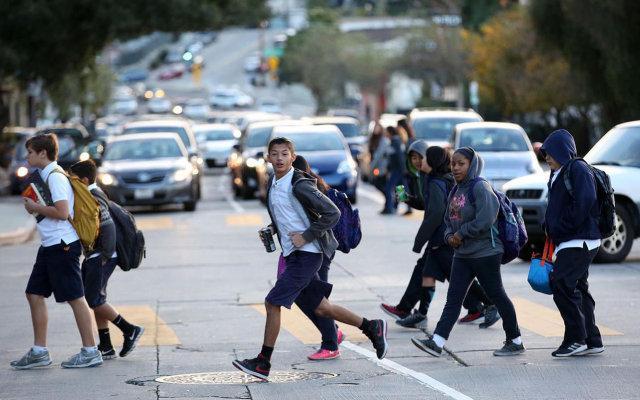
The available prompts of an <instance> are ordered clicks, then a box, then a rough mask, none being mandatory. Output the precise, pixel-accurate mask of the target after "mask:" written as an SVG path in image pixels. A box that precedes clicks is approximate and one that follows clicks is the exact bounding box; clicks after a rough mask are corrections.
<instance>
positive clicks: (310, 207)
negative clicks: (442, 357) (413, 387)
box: [233, 138, 387, 381]
mask: <svg viewBox="0 0 640 400" xmlns="http://www.w3.org/2000/svg"><path fill="white" fill-rule="evenodd" d="M267 150H268V154H269V161H270V162H271V163H272V164H273V169H274V173H275V176H274V177H272V178H271V179H270V182H269V184H268V186H267V188H268V191H267V209H268V211H269V216H270V217H271V221H272V224H271V225H270V226H269V227H270V228H271V230H272V231H273V233H276V234H277V235H278V240H279V241H280V246H281V247H282V252H283V255H284V257H285V261H286V263H287V268H286V269H285V271H284V273H283V274H282V275H281V276H280V277H279V278H278V280H277V281H276V284H275V286H274V287H273V288H272V289H271V291H270V292H269V294H268V295H267V297H266V298H265V308H266V311H267V321H266V325H265V330H264V341H263V345H262V350H261V351H260V354H258V356H257V357H255V358H251V359H246V360H242V361H239V360H234V361H233V365H234V366H235V367H236V368H238V369H239V370H241V371H243V372H245V373H247V374H249V375H252V376H255V377H257V378H259V379H262V380H265V381H266V380H268V377H269V371H270V369H271V362H270V360H271V354H272V353H273V348H274V346H275V343H276V339H277V338H278V334H279V333H280V308H281V307H283V306H284V307H287V308H290V307H291V305H292V304H293V303H294V301H298V302H299V304H305V308H308V310H311V311H312V312H314V313H315V315H317V316H319V317H325V318H331V319H334V320H336V321H340V322H343V323H345V324H349V325H352V326H357V327H359V328H360V329H361V330H362V332H363V333H364V334H365V335H366V336H367V337H368V338H369V339H370V340H371V342H372V344H373V347H374V348H375V349H376V354H377V356H378V358H379V359H382V358H384V356H385V355H386V353H387V337H386V336H387V325H386V323H385V321H383V320H371V321H369V320H367V319H366V318H362V317H360V316H358V315H356V314H354V313H353V312H351V311H349V310H347V309H345V308H343V307H341V306H338V305H335V304H331V303H330V302H329V300H327V298H328V297H329V295H330V293H331V289H332V285H331V284H330V283H327V282H324V281H322V280H321V279H320V278H319V277H318V270H320V267H321V266H322V262H323V259H324V257H331V255H332V254H333V253H334V252H335V250H336V248H337V246H338V243H337V241H336V239H335V238H334V236H333V232H332V231H331V228H332V227H333V226H334V225H335V224H336V223H337V222H338V220H339V218H340V211H339V210H338V208H337V207H336V206H335V205H334V204H333V202H332V201H331V200H330V199H329V198H328V197H326V196H325V195H323V194H322V193H321V192H320V191H319V190H318V188H317V187H316V182H315V180H314V179H313V178H311V177H310V176H309V175H307V174H305V173H304V172H302V171H299V170H296V169H294V168H293V166H292V164H293V160H295V158H296V155H295V149H294V146H293V143H292V142H291V141H290V140H289V139H286V138H275V139H273V140H271V142H269V146H268V148H267ZM303 311H304V310H303Z"/></svg>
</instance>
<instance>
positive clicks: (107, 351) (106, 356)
mask: <svg viewBox="0 0 640 400" xmlns="http://www.w3.org/2000/svg"><path fill="white" fill-rule="evenodd" d="M98 350H99V351H100V353H101V354H102V359H103V360H111V359H112V358H116V350H115V349H114V348H113V347H108V348H102V347H100V346H98Z"/></svg>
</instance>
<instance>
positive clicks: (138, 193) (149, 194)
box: [133, 189, 154, 200]
mask: <svg viewBox="0 0 640 400" xmlns="http://www.w3.org/2000/svg"><path fill="white" fill-rule="evenodd" d="M153 194H154V193H153V189H136V190H135V191H134V192H133V197H135V198H136V199H138V200H147V199H152V198H153Z"/></svg>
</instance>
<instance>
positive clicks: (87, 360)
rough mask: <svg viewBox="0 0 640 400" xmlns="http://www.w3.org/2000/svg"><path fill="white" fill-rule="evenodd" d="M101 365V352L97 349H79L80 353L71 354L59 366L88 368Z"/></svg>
mask: <svg viewBox="0 0 640 400" xmlns="http://www.w3.org/2000/svg"><path fill="white" fill-rule="evenodd" d="M98 365H102V354H100V352H99V351H98V349H95V350H92V351H87V350H85V349H80V353H78V354H76V355H74V356H71V358H69V359H68V360H67V361H63V362H62V364H60V366H61V367H62V368H89V367H97V366H98Z"/></svg>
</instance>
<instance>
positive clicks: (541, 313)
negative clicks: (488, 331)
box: [511, 297, 623, 337]
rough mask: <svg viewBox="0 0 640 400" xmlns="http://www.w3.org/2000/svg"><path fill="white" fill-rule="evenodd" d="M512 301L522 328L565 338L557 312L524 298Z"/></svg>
mask: <svg viewBox="0 0 640 400" xmlns="http://www.w3.org/2000/svg"><path fill="white" fill-rule="evenodd" d="M511 301H512V302H513V306H514V307H515V309H516V315H517V317H518V324H519V325H520V326H521V327H523V328H525V329H527V330H529V331H531V332H534V333H537V334H538V335H541V336H544V337H563V336H564V322H563V321H562V317H561V316H560V313H559V312H558V311H557V310H552V309H550V308H547V307H545V306H542V305H540V304H537V303H534V302H532V301H530V300H527V299H523V298H522V297H513V298H512V299H511ZM598 328H599V329H600V333H601V334H602V335H606V336H620V335H623V333H622V332H618V331H616V330H615V329H611V328H609V327H606V326H604V325H600V324H599V325H598Z"/></svg>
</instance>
